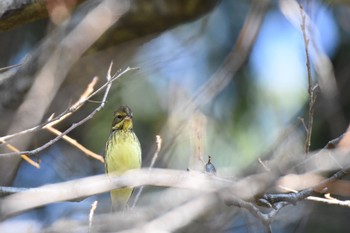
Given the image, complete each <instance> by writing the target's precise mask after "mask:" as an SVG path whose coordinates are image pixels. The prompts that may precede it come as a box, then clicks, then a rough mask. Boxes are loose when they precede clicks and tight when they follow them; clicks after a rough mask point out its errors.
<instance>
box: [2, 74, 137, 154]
mask: <svg viewBox="0 0 350 233" xmlns="http://www.w3.org/2000/svg"><path fill="white" fill-rule="evenodd" d="M136 69H138V68H130V67H128V68H126V69H125V70H124V71H123V72H120V73H118V74H115V75H114V76H113V78H112V79H111V80H110V81H108V82H106V83H105V84H104V85H102V86H101V87H100V88H98V89H97V90H96V91H95V92H93V93H92V94H91V95H89V96H88V98H87V99H86V100H85V101H84V102H83V103H85V102H86V101H87V100H88V99H90V98H91V97H92V96H94V95H96V94H97V93H99V92H100V91H101V90H103V89H104V88H106V87H107V86H109V85H110V84H111V83H112V82H113V81H115V80H116V79H118V78H120V77H121V76H123V75H124V74H125V73H127V72H129V71H131V70H136ZM107 90H109V89H107V88H106V91H105V94H104V97H103V99H105V98H107V95H108V92H107ZM81 104H82V103H80V104H79V105H78V106H80V105H81ZM103 106H104V102H101V104H100V105H99V106H98V107H97V108H96V109H95V110H94V111H92V112H91V113H90V114H89V115H88V116H86V117H85V118H83V119H82V120H80V121H79V122H77V123H74V124H72V125H71V126H70V127H69V128H68V129H66V130H65V131H64V132H63V133H61V134H60V135H58V136H57V137H55V138H53V139H52V140H51V141H49V142H47V143H45V144H44V145H42V146H40V147H37V148H35V149H33V150H28V151H21V152H10V153H4V154H0V156H3V157H6V156H15V155H20V154H28V155H33V154H36V153H39V152H40V151H42V150H44V149H46V148H48V147H49V146H51V145H53V144H54V143H56V142H57V141H58V140H60V139H61V138H62V137H63V136H64V135H66V134H68V133H69V132H71V131H72V130H74V129H75V128H77V127H78V126H80V125H82V124H84V123H85V122H87V121H88V120H90V119H91V118H92V117H93V116H94V115H95V114H96V113H97V112H99V111H100V110H101V109H102V108H103ZM42 128H45V125H44V126H42Z"/></svg>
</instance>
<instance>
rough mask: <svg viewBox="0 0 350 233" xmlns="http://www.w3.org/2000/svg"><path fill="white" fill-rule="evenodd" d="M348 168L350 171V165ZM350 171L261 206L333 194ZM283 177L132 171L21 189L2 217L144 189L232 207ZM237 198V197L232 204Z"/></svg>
mask: <svg viewBox="0 0 350 233" xmlns="http://www.w3.org/2000/svg"><path fill="white" fill-rule="evenodd" d="M299 157H300V156H299ZM348 163H349V162H348ZM327 164H328V171H331V170H332V169H333V166H332V165H331V164H330V163H327ZM348 167H349V168H350V166H349V165H348ZM349 168H347V169H341V170H339V171H338V172H337V173H335V174H334V175H333V176H331V177H330V178H328V179H325V180H323V181H321V182H319V183H318V184H316V185H314V186H313V187H311V188H307V189H305V190H302V191H300V192H298V193H291V194H264V195H263V196H262V197H261V198H260V203H265V206H270V207H273V208H275V210H273V211H276V210H279V209H280V208H282V207H284V206H285V205H288V204H293V203H295V202H297V201H301V200H303V199H305V198H306V197H308V196H311V195H313V194H314V193H315V192H317V193H322V192H325V191H326V192H328V191H330V192H331V191H332V190H333V189H334V188H333V187H332V184H335V183H334V182H336V181H338V180H339V179H341V178H342V177H344V176H345V175H346V174H347V173H348V172H349ZM320 171H326V168H325V167H322V169H321V170H318V171H313V172H314V173H317V172H320ZM279 174H280V173H278V172H277V173H276V172H269V173H267V172H264V173H258V174H254V175H251V176H247V177H244V178H241V179H239V180H237V181H233V180H229V179H223V178H220V177H217V176H210V175H207V174H205V173H201V172H194V171H191V172H186V171H176V170H170V169H151V170H150V169H148V168H146V169H140V170H132V171H130V172H126V173H125V174H124V175H122V176H120V177H115V178H110V177H107V176H106V175H98V176H92V177H87V178H83V179H78V180H72V181H68V182H64V183H58V184H52V185H45V186H42V187H39V188H31V189H29V190H28V191H25V192H23V189H21V188H20V189H19V190H18V192H19V193H16V194H14V195H11V196H8V197H6V198H4V199H2V201H1V202H0V208H1V209H0V216H1V217H2V218H6V217H8V216H10V215H13V214H16V213H19V212H22V211H25V210H29V209H32V208H36V207H39V206H43V205H47V204H50V203H54V202H59V201H66V200H76V199H80V198H85V197H88V196H91V195H95V194H100V193H104V192H108V191H110V190H113V189H116V188H125V187H137V186H144V185H151V186H159V187H174V188H181V189H190V190H197V191H199V193H200V194H203V192H204V193H212V192H217V194H218V195H219V196H220V197H221V198H223V200H225V201H226V202H229V203H231V204H232V202H233V204H234V202H237V200H236V198H238V199H242V200H251V199H252V198H253V197H254V196H255V195H257V194H259V193H262V192H265V190H266V188H267V187H270V186H269V184H270V183H271V182H274V181H276V180H277V178H278V177H279V176H280V175H279ZM7 189H8V188H6V187H3V188H2V189H0V191H1V190H5V191H6V190H7ZM10 189H11V190H12V193H13V192H14V191H16V190H15V189H14V188H10ZM6 193H9V191H6ZM331 193H332V192H331ZM48 194H50V195H48ZM233 194H234V195H235V196H234V199H233V200H232V195H233ZM233 204H232V205H233ZM276 213H277V212H276ZM276 213H275V212H271V213H270V215H273V216H275V215H276ZM264 221H265V220H264ZM265 222H266V221H265Z"/></svg>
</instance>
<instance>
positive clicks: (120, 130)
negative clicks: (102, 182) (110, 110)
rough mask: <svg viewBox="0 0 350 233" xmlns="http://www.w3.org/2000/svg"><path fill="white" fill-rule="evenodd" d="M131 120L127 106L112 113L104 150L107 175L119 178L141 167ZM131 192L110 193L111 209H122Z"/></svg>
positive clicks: (128, 189) (129, 190) (117, 190)
mask: <svg viewBox="0 0 350 233" xmlns="http://www.w3.org/2000/svg"><path fill="white" fill-rule="evenodd" d="M132 118H133V113H132V111H131V109H130V108H129V107H128V106H120V107H119V108H118V109H117V111H115V112H114V119H113V122H112V130H111V133H110V135H109V138H108V141H107V143H106V149H105V169H106V173H107V174H108V175H116V176H119V175H121V174H123V173H124V172H126V171H128V170H130V169H137V168H140V167H141V146H140V142H139V140H138V138H137V136H136V134H135V133H134V131H133V127H132V126H133V124H132ZM132 191H133V189H132V188H123V189H116V190H113V191H111V200H112V205H113V209H114V210H117V209H124V208H125V207H126V205H127V202H128V200H129V199H130V196H131V194H132Z"/></svg>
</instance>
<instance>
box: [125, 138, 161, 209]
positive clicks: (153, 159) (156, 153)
mask: <svg viewBox="0 0 350 233" xmlns="http://www.w3.org/2000/svg"><path fill="white" fill-rule="evenodd" d="M161 148H162V138H161V137H160V136H159V135H156V152H154V155H153V158H152V161H151V164H150V166H149V167H148V170H149V171H150V170H151V169H152V168H153V166H154V164H155V162H156V160H157V158H158V154H159V151H160V149H161ZM143 187H144V186H141V187H140V189H139V190H138V191H137V193H136V195H135V199H134V201H133V203H132V205H131V208H135V206H136V203H137V202H138V200H139V199H140V196H141V193H142V191H143Z"/></svg>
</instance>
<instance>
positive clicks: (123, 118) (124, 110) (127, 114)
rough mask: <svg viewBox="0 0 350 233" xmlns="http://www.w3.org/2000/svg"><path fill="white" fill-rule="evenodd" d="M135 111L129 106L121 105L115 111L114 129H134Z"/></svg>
mask: <svg viewBox="0 0 350 233" xmlns="http://www.w3.org/2000/svg"><path fill="white" fill-rule="evenodd" d="M132 118H133V113H132V111H131V109H130V108H129V107H128V106H120V107H119V108H118V109H117V111H115V112H114V119H113V123H112V130H125V131H127V130H132Z"/></svg>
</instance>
